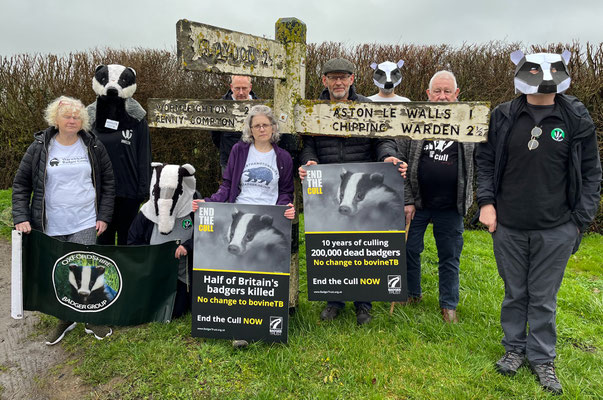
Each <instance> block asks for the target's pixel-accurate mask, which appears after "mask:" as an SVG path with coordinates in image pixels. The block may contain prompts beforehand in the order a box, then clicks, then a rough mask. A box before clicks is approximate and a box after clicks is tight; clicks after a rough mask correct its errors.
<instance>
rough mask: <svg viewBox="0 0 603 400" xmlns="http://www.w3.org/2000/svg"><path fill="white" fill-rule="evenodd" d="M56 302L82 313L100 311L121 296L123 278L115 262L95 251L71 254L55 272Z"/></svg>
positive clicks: (53, 272) (67, 255)
mask: <svg viewBox="0 0 603 400" xmlns="http://www.w3.org/2000/svg"><path fill="white" fill-rule="evenodd" d="M52 281H53V282H52V283H53V286H54V291H55V295H56V297H57V300H58V301H59V302H60V303H61V304H63V305H65V306H67V307H69V308H71V309H73V310H75V311H79V312H99V311H102V310H104V309H106V308H107V307H109V306H111V304H113V302H114V301H115V300H116V299H117V298H118V297H119V293H120V292H121V287H122V278H121V273H120V271H119V268H118V267H117V265H116V263H115V262H114V261H113V260H111V259H110V258H108V257H105V256H103V255H100V254H98V253H93V252H85V251H82V252H71V253H68V254H66V255H65V256H63V257H61V258H59V259H58V260H57V261H56V263H55V264H54V267H53V270H52Z"/></svg>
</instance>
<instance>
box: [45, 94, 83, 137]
mask: <svg viewBox="0 0 603 400" xmlns="http://www.w3.org/2000/svg"><path fill="white" fill-rule="evenodd" d="M62 109H70V110H72V111H71V112H72V113H76V114H78V116H79V117H80V120H81V121H82V129H83V130H85V131H89V130H90V117H89V116H88V111H86V107H85V106H84V103H82V101H81V100H78V99H75V98H73V97H68V96H61V97H57V98H56V99H54V100H53V101H52V102H50V104H49V105H48V107H46V111H45V112H44V119H45V120H46V123H47V124H48V125H49V126H54V127H58V126H57V117H58V116H59V112H60V110H62Z"/></svg>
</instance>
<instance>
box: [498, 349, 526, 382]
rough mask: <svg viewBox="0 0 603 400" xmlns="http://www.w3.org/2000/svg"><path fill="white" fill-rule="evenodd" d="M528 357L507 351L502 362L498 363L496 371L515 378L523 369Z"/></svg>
mask: <svg viewBox="0 0 603 400" xmlns="http://www.w3.org/2000/svg"><path fill="white" fill-rule="evenodd" d="M525 359H526V356H525V355H523V354H521V353H516V352H514V351H507V352H506V353H505V355H504V356H502V358H501V359H500V360H498V361H497V362H496V370H497V371H498V372H499V373H501V374H503V375H506V376H513V375H515V373H516V372H517V370H518V369H519V367H521V366H522V365H523V363H524V361H525Z"/></svg>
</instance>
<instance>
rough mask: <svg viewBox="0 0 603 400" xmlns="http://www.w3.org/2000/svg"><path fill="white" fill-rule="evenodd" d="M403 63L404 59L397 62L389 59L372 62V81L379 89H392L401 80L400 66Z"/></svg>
mask: <svg viewBox="0 0 603 400" xmlns="http://www.w3.org/2000/svg"><path fill="white" fill-rule="evenodd" d="M403 65H404V61H403V60H400V61H398V63H397V64H394V63H393V62H391V61H384V62H382V63H381V64H378V65H377V63H372V64H371V68H372V69H374V70H375V72H374V73H373V83H374V84H375V86H377V87H378V88H380V89H386V90H388V89H391V90H393V89H394V88H395V87H396V86H398V85H399V84H400V82H402V72H400V68H402V66H403Z"/></svg>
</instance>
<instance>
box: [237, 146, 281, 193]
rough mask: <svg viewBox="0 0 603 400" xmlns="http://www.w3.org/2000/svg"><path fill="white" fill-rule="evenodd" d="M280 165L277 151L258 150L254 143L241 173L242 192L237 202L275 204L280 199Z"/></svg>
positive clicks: (250, 147)
mask: <svg viewBox="0 0 603 400" xmlns="http://www.w3.org/2000/svg"><path fill="white" fill-rule="evenodd" d="M278 179H279V173H278V167H277V165H276V153H275V152H274V149H271V150H270V151H269V152H267V153H262V152H260V151H258V150H257V149H256V148H255V146H254V145H253V144H252V145H251V146H249V154H248V155H247V161H246V162H245V168H243V174H242V175H241V183H240V188H241V193H239V195H238V196H237V198H236V200H235V203H238V204H266V205H274V204H276V201H277V200H278Z"/></svg>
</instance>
